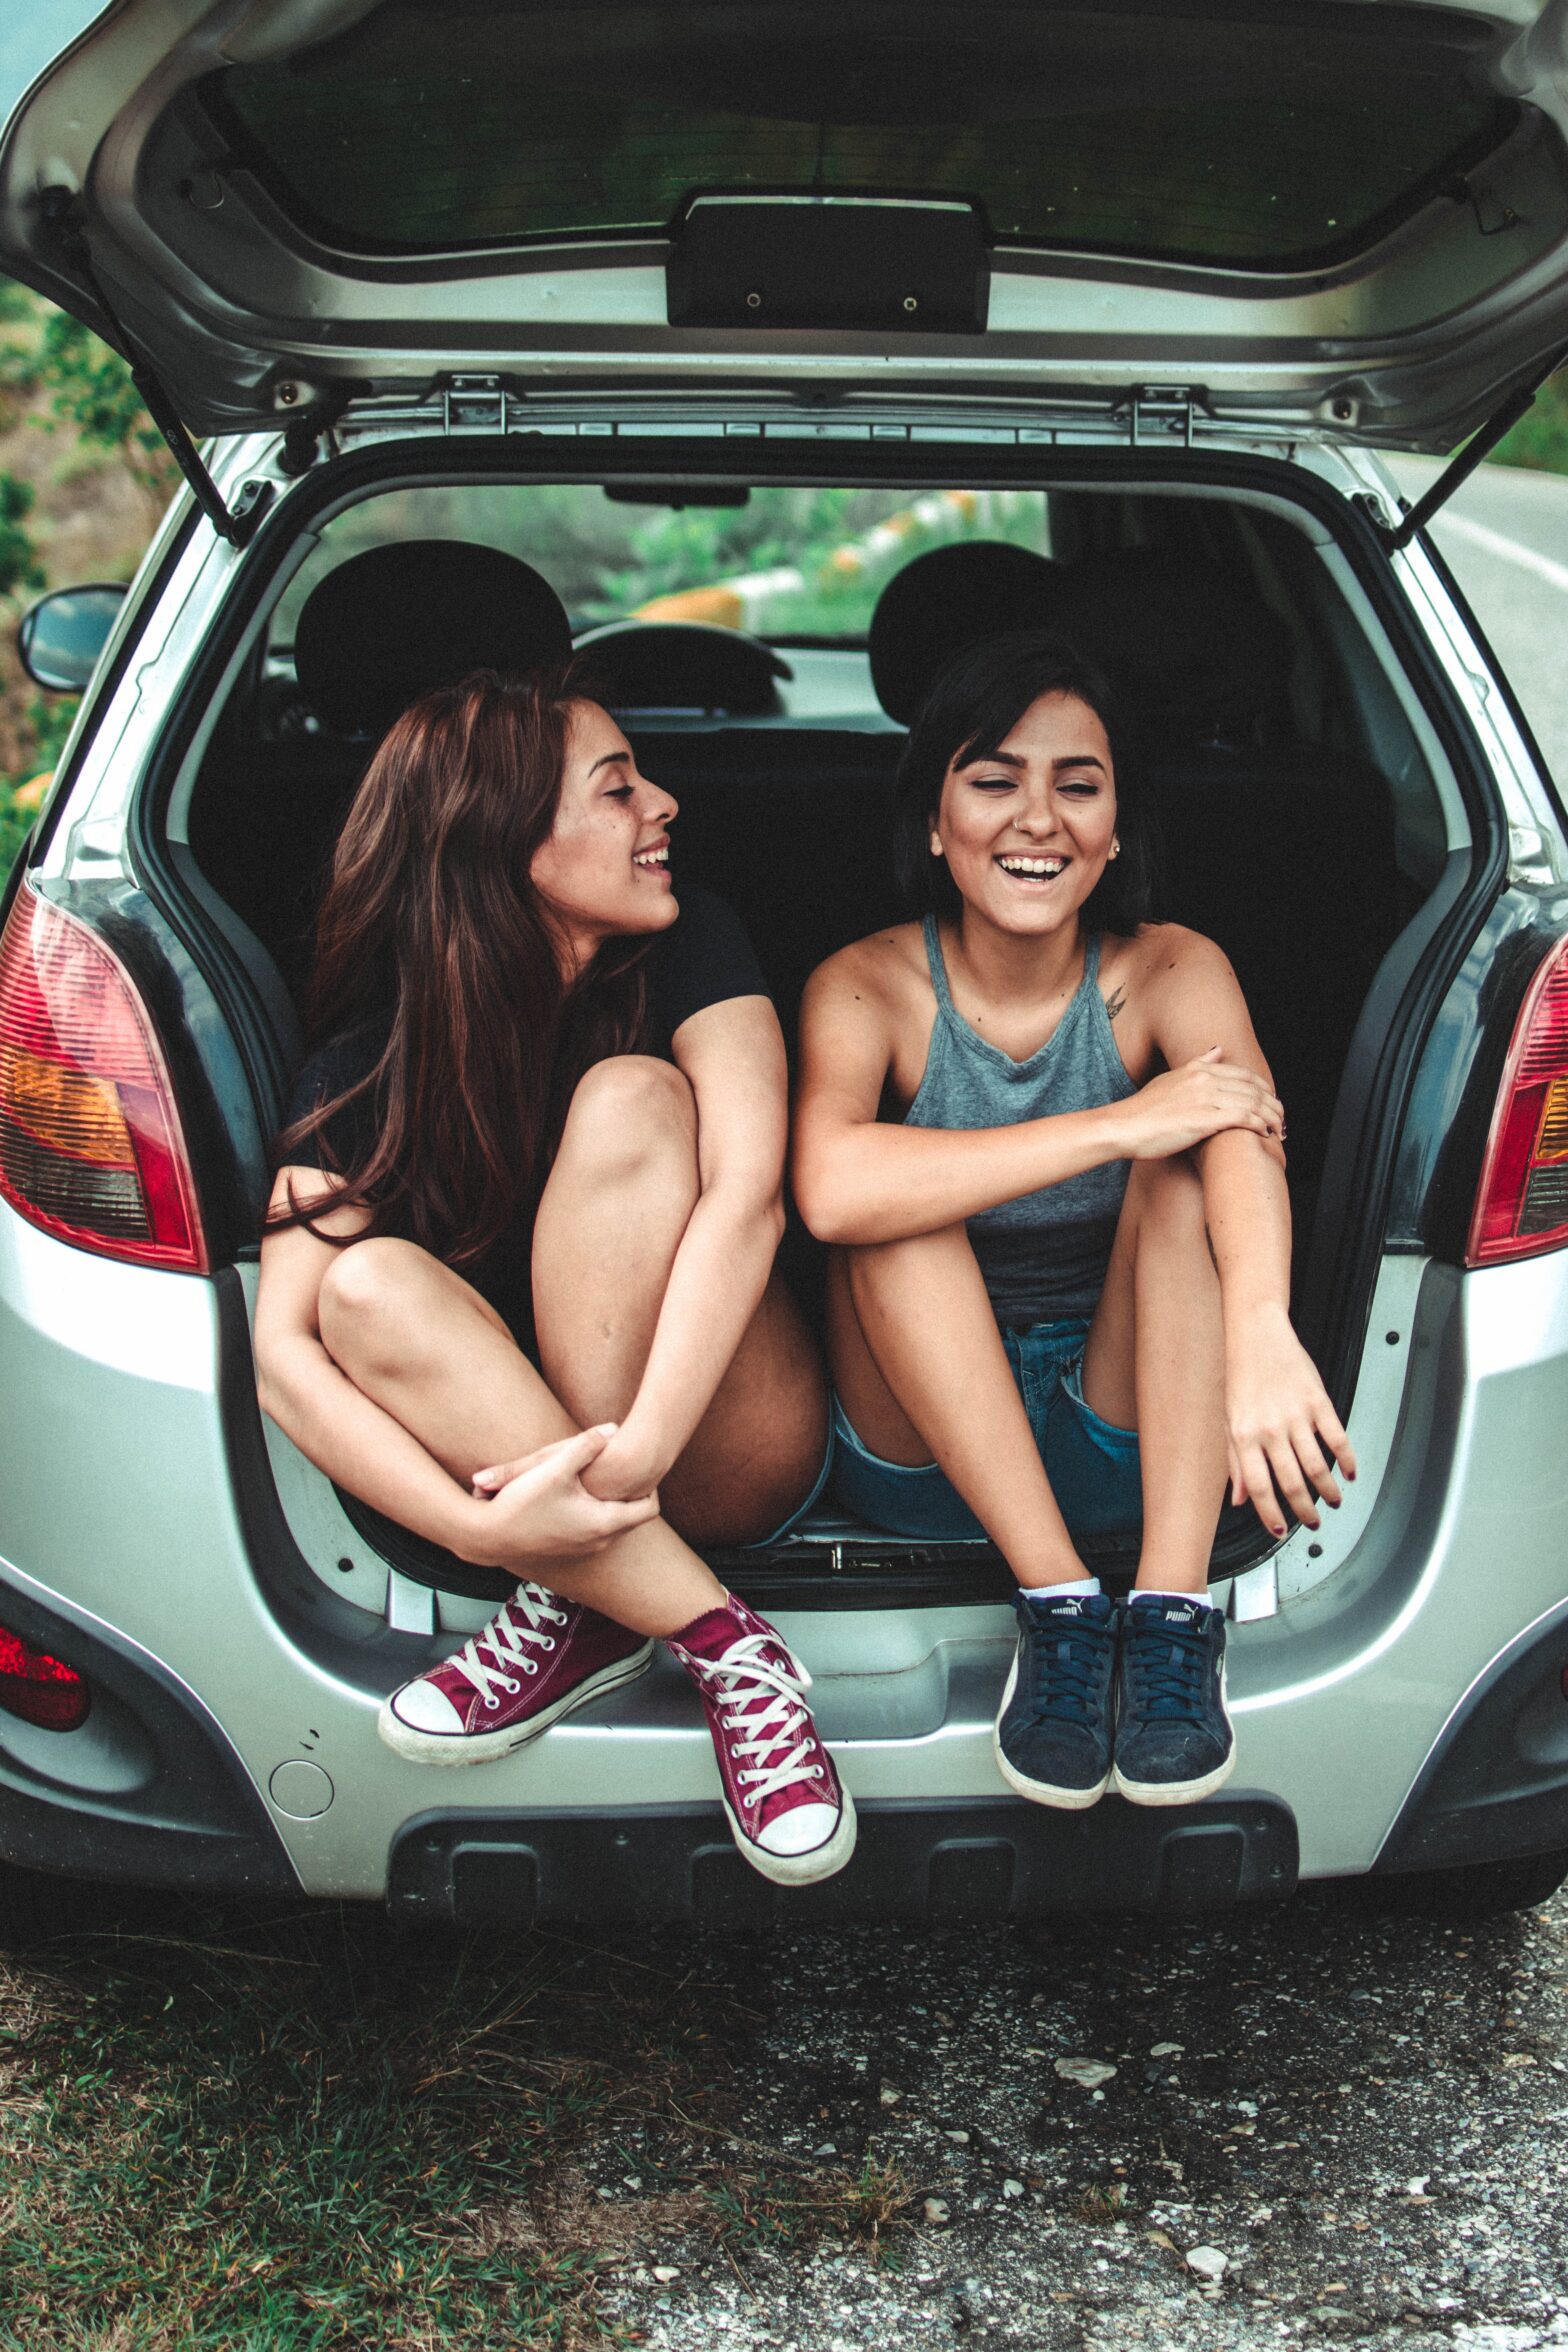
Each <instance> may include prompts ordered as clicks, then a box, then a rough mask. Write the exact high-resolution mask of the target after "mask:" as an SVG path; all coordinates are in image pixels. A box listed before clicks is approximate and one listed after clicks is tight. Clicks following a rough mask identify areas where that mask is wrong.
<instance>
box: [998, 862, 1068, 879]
mask: <svg viewBox="0 0 1568 2352" xmlns="http://www.w3.org/2000/svg"><path fill="white" fill-rule="evenodd" d="M996 862H997V864H998V865H999V866H1000V867H1001V869H1002V871H1003V872H1004V873H1005V874H1046V875H1053V876H1054V875H1056V874H1059V873H1061V871H1062V869H1063V868H1064V866H1065V865H1066V863H1067V860H1066V859H1065V858H1026V857H1004V858H998V859H997V861H996Z"/></svg>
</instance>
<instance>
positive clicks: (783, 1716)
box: [691, 1633, 823, 1813]
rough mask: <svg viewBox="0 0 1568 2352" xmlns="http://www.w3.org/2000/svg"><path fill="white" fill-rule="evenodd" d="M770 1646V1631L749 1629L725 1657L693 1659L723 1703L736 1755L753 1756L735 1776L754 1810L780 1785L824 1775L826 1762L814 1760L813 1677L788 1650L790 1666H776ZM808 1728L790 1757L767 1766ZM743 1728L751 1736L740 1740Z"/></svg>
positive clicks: (722, 1715) (744, 1800)
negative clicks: (809, 1702)
mask: <svg viewBox="0 0 1568 2352" xmlns="http://www.w3.org/2000/svg"><path fill="white" fill-rule="evenodd" d="M767 1647H768V1637H767V1636H766V1635H765V1634H760V1633H748V1634H743V1635H742V1637H741V1639H740V1640H739V1641H735V1642H731V1644H730V1646H729V1648H728V1649H727V1650H726V1651H725V1653H724V1655H723V1657H722V1658H692V1660H691V1663H692V1665H693V1666H694V1667H695V1668H696V1669H697V1671H698V1673H699V1674H700V1675H701V1676H702V1679H703V1681H704V1683H706V1684H707V1685H708V1687H709V1688H710V1689H711V1690H712V1692H713V1694H714V1697H715V1699H716V1700H717V1702H718V1705H719V1708H720V1710H721V1711H720V1714H719V1722H720V1724H721V1725H722V1727H723V1729H724V1732H725V1734H726V1737H727V1738H728V1741H729V1747H730V1752H731V1754H732V1755H734V1756H736V1757H738V1758H739V1757H744V1758H746V1759H747V1764H746V1766H745V1768H744V1769H741V1768H740V1767H737V1770H736V1774H735V1778H736V1780H737V1782H743V1783H744V1784H745V1786H746V1788H747V1790H748V1794H747V1795H746V1796H745V1797H743V1798H742V1800H741V1802H742V1803H743V1804H744V1805H745V1807H746V1809H747V1811H748V1812H753V1813H754V1812H755V1811H756V1809H757V1807H758V1806H759V1805H760V1804H761V1803H762V1801H763V1799H764V1798H765V1797H771V1796H775V1795H777V1793H778V1791H779V1790H780V1789H786V1788H792V1787H793V1786H794V1785H795V1784H796V1782H797V1781H802V1780H820V1779H821V1778H822V1777H823V1773H822V1767H821V1765H820V1764H813V1763H812V1762H811V1761H810V1757H811V1750H812V1745H813V1738H812V1730H811V1717H810V1716H809V1715H808V1713H807V1712H806V1707H805V1703H804V1702H805V1696H806V1693H807V1691H808V1690H809V1689H810V1688H811V1677H810V1675H809V1674H808V1673H807V1672H806V1669H805V1667H804V1666H802V1665H801V1663H800V1661H799V1660H798V1659H797V1658H793V1657H791V1656H790V1653H789V1651H788V1650H786V1651H785V1652H784V1656H785V1658H786V1659H788V1660H789V1663H788V1665H777V1664H775V1663H774V1662H773V1660H772V1659H770V1658H768V1657H766V1656H765V1655H764V1652H765V1650H766V1649H767ZM759 1704H761V1712H760V1713H758V1711H757V1710H758V1706H759ZM725 1710H733V1712H725ZM802 1730H804V1731H805V1735H806V1736H805V1738H804V1739H802V1740H800V1743H799V1745H798V1746H797V1747H795V1748H794V1749H793V1750H792V1751H791V1752H790V1754H789V1755H787V1756H785V1757H784V1758H783V1759H782V1761H781V1762H779V1763H777V1764H768V1765H764V1763H763V1758H764V1757H766V1756H769V1755H771V1754H772V1752H773V1751H774V1749H775V1748H781V1747H783V1746H784V1744H785V1742H786V1741H788V1740H792V1739H794V1738H795V1737H796V1735H797V1734H798V1733H799V1732H800V1731H802ZM740 1732H746V1733H748V1734H749V1735H750V1736H749V1737H747V1738H745V1739H741V1738H738V1737H737V1736H736V1734H737V1733H740Z"/></svg>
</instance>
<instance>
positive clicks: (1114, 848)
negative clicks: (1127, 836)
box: [1111, 833, 1122, 857]
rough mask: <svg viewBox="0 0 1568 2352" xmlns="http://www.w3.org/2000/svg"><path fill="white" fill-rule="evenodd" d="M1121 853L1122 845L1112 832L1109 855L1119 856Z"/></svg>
mask: <svg viewBox="0 0 1568 2352" xmlns="http://www.w3.org/2000/svg"><path fill="white" fill-rule="evenodd" d="M1121 854H1122V845H1121V843H1120V842H1119V841H1118V840H1117V838H1116V835H1115V834H1114V833H1113V834H1112V835H1111V855H1112V857H1120V856H1121Z"/></svg>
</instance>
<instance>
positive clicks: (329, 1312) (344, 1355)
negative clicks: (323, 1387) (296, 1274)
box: [316, 1234, 431, 1370]
mask: <svg viewBox="0 0 1568 2352" xmlns="http://www.w3.org/2000/svg"><path fill="white" fill-rule="evenodd" d="M430 1264H431V1261H430V1259H429V1258H428V1257H427V1255H426V1253H425V1252H424V1251H423V1250H422V1249H420V1248H419V1246H418V1244H417V1243H415V1242H412V1241H398V1240H396V1239H395V1238H394V1237H393V1236H392V1235H390V1234H376V1235H372V1236H371V1237H370V1238H369V1239H368V1240H366V1241H355V1242H351V1243H350V1244H349V1245H348V1247H347V1248H346V1249H342V1250H339V1251H338V1253H337V1255H336V1257H335V1258H334V1259H333V1261H332V1263H331V1265H330V1266H329V1267H328V1268H327V1270H326V1273H325V1274H324V1275H323V1276H322V1279H321V1290H320V1294H319V1296H318V1299H317V1304H316V1314H317V1319H318V1321H319V1323H320V1326H321V1341H322V1345H323V1347H325V1349H326V1351H327V1353H328V1355H329V1356H331V1358H332V1359H333V1361H334V1363H336V1364H338V1365H339V1366H341V1367H342V1368H343V1369H344V1370H349V1369H351V1368H355V1369H364V1368H366V1367H367V1366H370V1365H374V1364H381V1363H391V1362H393V1361H399V1362H401V1361H405V1360H406V1357H407V1352H408V1348H409V1345H410V1341H411V1339H412V1336H413V1333H414V1331H415V1330H416V1329H417V1326H418V1323H419V1320H420V1318H419V1316H418V1314H417V1311H416V1302H417V1300H418V1298H419V1296H420V1294H421V1292H422V1290H423V1289H424V1287H425V1284H426V1281H427V1280H428V1274H429V1269H430Z"/></svg>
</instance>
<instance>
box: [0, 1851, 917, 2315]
mask: <svg viewBox="0 0 1568 2352" xmlns="http://www.w3.org/2000/svg"><path fill="white" fill-rule="evenodd" d="M16 1883H17V1884H19V1885H20V1886H21V1888H22V1899H23V1904H24V1907H23V1909H22V1910H21V1912H20V1913H19V1912H18V1910H17V1908H16V1901H15V1897H14V1893H13V1887H12V1881H11V1880H10V1878H9V1877H7V1878H6V1879H5V1880H4V1881H0V1894H3V1895H4V1896H5V1897H6V1898H7V1901H8V1905H9V1907H8V1909H7V1910H6V1911H5V1912H4V1913H0V1916H4V1918H5V1921H6V1925H5V1928H4V1930H0V2347H3V2352H36V2347H37V2346H39V2345H40V2344H44V2343H47V2344H48V2345H49V2346H50V2347H51V2352H76V2348H78V2347H79V2348H80V2352H174V2348H175V2347H178V2348H179V2352H328V2348H329V2347H353V2348H354V2352H365V2348H368V2347H372V2346H374V2347H378V2348H384V2352H435V2348H436V2347H437V2346H439V2347H441V2352H535V2348H536V2347H537V2348H538V2352H584V2348H586V2347H589V2346H597V2345H601V2344H614V2343H618V2342H622V2341H625V2340H626V2339H625V2338H624V2337H622V2336H618V2335H617V2334H616V2332H615V2330H614V2329H613V2328H612V2327H610V2326H609V2325H608V2324H607V2323H606V2321H605V2320H604V2318H603V2315H602V2308H601V2299H602V2289H603V2286H604V2284H605V2282H606V2279H607V2277H608V2275H609V2274H610V2273H611V2272H612V2271H613V2269H614V2267H615V2266H616V2265H617V2264H622V2263H627V2262H631V2261H636V2262H649V2263H651V2262H658V2261H661V2260H663V2259H666V2258H667V2256H668V2254H669V2252H670V2250H671V2249H672V2248H674V2249H675V2250H676V2252H677V2255H678V2258H679V2259H680V2260H681V2262H682V2264H683V2265H686V2264H689V2262H690V2260H691V2255H690V2251H689V2249H690V2247H691V2246H692V2245H693V2244H695V2245H696V2246H697V2247H698V2248H699V2250H700V2248H701V2247H703V2246H706V2247H707V2248H708V2249H709V2251H710V2253H711V2252H712V2251H713V2250H715V2248H717V2249H720V2250H722V2251H723V2252H724V2253H725V2254H726V2255H727V2256H728V2258H729V2259H731V2260H732V2261H743V2260H744V2258H745V2257H746V2255H747V2253H748V2252H749V2251H753V2250H760V2249H763V2248H769V2247H783V2246H789V2247H799V2246H802V2245H805V2244H809V2243H811V2242H813V2241H814V2240H815V2239H817V2238H819V2237H821V2236H822V2235H824V2234H828V2233H832V2234H835V2235H838V2236H841V2237H844V2238H848V2239H852V2240H854V2241H856V2242H858V2243H860V2244H862V2245H866V2246H871V2247H874V2248H877V2249H879V2250H880V2249H882V2248H883V2247H885V2245H886V2242H887V2238H888V2234H889V2232H890V2231H891V2230H892V2228H893V2226H894V2224H895V2221H896V2217H897V2214H898V2212H899V2209H900V2207H901V2205H902V2204H903V2202H904V2199H905V2195H906V2192H905V2190H904V2186H903V2183H902V2181H900V2180H899V2179H897V2178H896V2176H894V2175H893V2174H891V2173H889V2172H886V2171H883V2170H880V2169H878V2168H877V2167H876V2166H874V2165H872V2164H869V2163H868V2164H867V2165H866V2166H865V2167H864V2168H863V2169H862V2170H861V2171H860V2172H858V2173H857V2172H854V2171H851V2170H848V2169H846V2168H843V2167H841V2166H840V2167H814V2166H810V2165H805V2164H801V2163H799V2162H798V2160H793V2159H790V2158H788V2157H784V2156H780V2157H779V2158H778V2159H777V2163H776V2164H774V2163H773V2162H770V2160H769V2151H767V2150H765V2149H757V2148H755V2147H754V2145H753V2143H751V2142H750V2141H747V2140H744V2139H742V2138H740V2137H739V2136H738V2125H737V2118H736V2117H735V2116H734V2115H733V2114H732V2113H731V2112H730V2109H729V2106H728V2103H727V2100H728V2094H727V2081H728V2067H727V2064H726V2062H725V2060H724V2057H723V2044H724V2039H725V2034H726V2032H728V2033H731V2034H733V2033H738V2034H740V2035H741V2036H742V2037H743V2038H744V2037H745V2036H746V2035H747V2034H748V2033H749V2031H750V2030H751V2025H752V2022H753V2021H751V2020H749V2018H748V2016H747V2014H746V2013H745V2012H742V2011H738V2010H736V2008H735V2005H734V2003H733V2002H730V2003H728V2004H726V2003H724V2002H722V2001H720V2000H718V1998H717V1996H715V1995H714V1994H713V1993H712V1992H711V1990H710V1989H709V1988H706V1987H704V1986H703V1985H701V1984H700V1983H696V1982H694V1981H692V1980H691V1978H690V1976H689V1975H687V1974H681V1973H678V1972H676V1971H674V1970H671V1971H669V1972H666V1971H663V1970H661V1969H660V1968H659V1967H657V1966H655V1965H650V1964H649V1962H648V1959H647V1956H646V1948H645V1947H639V1950H638V1953H637V1954H636V1955H634V1954H633V1952H632V1950H631V1949H630V1946H629V1944H628V1946H627V1947H626V1948H624V1949H611V1950H608V1951H599V1952H588V1951H585V1950H582V1949H579V1948H577V1947H574V1946H572V1945H569V1944H565V1943H561V1942H558V1941H555V1940H553V1939H548V1938H543V1937H529V1938H519V1939H516V1940H515V1941H511V1942H508V1941H505V1940H502V1939H500V1938H480V1937H467V1938H459V1937H456V1936H453V1937H442V1938H429V1939H424V1938H421V1939H416V1940H413V1941H410V1940H408V1939H404V1938H400V1937H398V1936H397V1935H395V1934H394V1932H393V1931H392V1929H391V1928H390V1927H389V1925H388V1924H387V1923H386V1922H385V1921H384V1919H383V1918H382V1916H381V1915H380V1913H379V1912H374V1911H369V1910H365V1911H360V1910H346V1909H343V1910H340V1909H338V1908H336V1907H333V1906H329V1905H317V1906H312V1907H309V1908H308V1909H304V1910H301V1911H285V1910H283V1909H280V1908H276V1907H274V1908H272V1909H269V1910H266V1911H262V1910H259V1909H252V1910H248V1911H245V1912H243V1913H242V1914H241V1915H240V1916H239V1917H238V1918H236V1916H235V1914H234V1913H233V1912H232V1911H225V1912H224V1913H222V1914H218V1913H215V1912H213V1913H206V1912H203V1911H202V1910H201V1909H199V1908H197V1907H193V1906H189V1905H185V1906H181V1905H177V1904H173V1903H171V1902H170V1901H168V1900H167V1899H151V1898H143V1897H134V1896H124V1897H121V1896H117V1895H116V1896H105V1895H103V1894H101V1893H96V1894H94V1893H90V1892H78V1891H75V1890H69V1889H66V1890H53V1889H51V1888H50V1887H49V1886H48V1884H47V1883H43V1882H38V1881H33V1880H18V1881H17V1882H16ZM27 1906H31V1909H30V1910H29V1909H28V1907H27ZM716 2028H717V2029H718V2030H716ZM628 2179H629V2181H630V2185H631V2187H632V2188H633V2189H634V2190H635V2192H636V2193H635V2194H632V2195H628V2194H627V2193H626V2191H627V2183H628Z"/></svg>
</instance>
